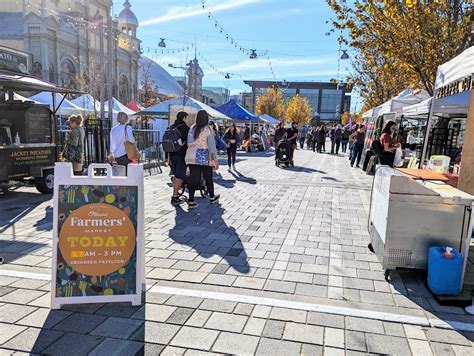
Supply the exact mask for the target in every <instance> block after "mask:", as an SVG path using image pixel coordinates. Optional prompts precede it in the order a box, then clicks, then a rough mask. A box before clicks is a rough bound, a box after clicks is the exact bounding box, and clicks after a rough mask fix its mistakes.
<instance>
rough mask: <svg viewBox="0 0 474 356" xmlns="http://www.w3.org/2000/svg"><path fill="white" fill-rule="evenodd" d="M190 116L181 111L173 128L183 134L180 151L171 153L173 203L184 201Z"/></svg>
mask: <svg viewBox="0 0 474 356" xmlns="http://www.w3.org/2000/svg"><path fill="white" fill-rule="evenodd" d="M187 117H188V113H186V112H184V111H180V112H179V113H178V114H177V115H176V121H175V123H174V124H173V125H171V127H172V128H175V129H176V130H178V131H179V134H180V136H181V138H180V140H181V142H180V144H181V148H180V150H179V151H178V152H171V153H170V154H169V163H170V165H171V174H172V175H173V196H172V197H171V204H180V203H182V201H181V199H180V198H179V190H180V189H181V186H182V185H183V182H184V180H185V179H186V162H185V160H184V158H185V156H186V151H187V149H188V145H187V139H188V132H189V127H188V125H187V124H186V122H185V121H184V120H185V119H186V118H187Z"/></svg>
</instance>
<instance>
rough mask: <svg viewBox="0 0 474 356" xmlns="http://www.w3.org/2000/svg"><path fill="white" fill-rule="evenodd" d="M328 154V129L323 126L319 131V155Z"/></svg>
mask: <svg viewBox="0 0 474 356" xmlns="http://www.w3.org/2000/svg"><path fill="white" fill-rule="evenodd" d="M322 152H326V129H325V128H324V126H321V127H320V128H319V130H318V153H322Z"/></svg>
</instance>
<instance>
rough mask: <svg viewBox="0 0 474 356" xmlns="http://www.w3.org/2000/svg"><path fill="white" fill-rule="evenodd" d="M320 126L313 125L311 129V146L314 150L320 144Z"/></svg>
mask: <svg viewBox="0 0 474 356" xmlns="http://www.w3.org/2000/svg"><path fill="white" fill-rule="evenodd" d="M318 130H319V127H313V129H312V130H311V148H312V149H313V152H316V147H317V146H318V134H319V132H318Z"/></svg>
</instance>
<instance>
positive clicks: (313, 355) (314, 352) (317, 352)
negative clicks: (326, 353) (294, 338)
mask: <svg viewBox="0 0 474 356" xmlns="http://www.w3.org/2000/svg"><path fill="white" fill-rule="evenodd" d="M322 355H323V347H322V346H319V345H311V344H303V345H302V346H301V356H322Z"/></svg>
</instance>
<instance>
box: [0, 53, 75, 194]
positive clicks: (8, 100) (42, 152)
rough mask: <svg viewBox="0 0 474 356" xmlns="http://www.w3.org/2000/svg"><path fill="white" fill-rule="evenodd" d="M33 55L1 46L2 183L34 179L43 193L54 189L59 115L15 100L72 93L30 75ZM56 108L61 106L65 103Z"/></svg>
mask: <svg viewBox="0 0 474 356" xmlns="http://www.w3.org/2000/svg"><path fill="white" fill-rule="evenodd" d="M30 57H31V55H29V54H28V53H24V52H20V51H16V50H13V49H10V48H7V47H0V184H1V185H5V184H7V183H9V182H11V181H22V180H26V179H32V180H33V182H34V185H35V186H36V188H37V189H38V191H39V192H41V193H44V194H50V193H52V192H53V187H54V184H53V182H54V170H53V168H54V162H55V161H56V160H57V157H58V152H57V146H56V135H55V134H56V120H55V118H54V115H55V112H54V110H55V109H53V111H51V110H50V109H49V107H48V106H46V105H41V104H38V103H36V102H34V101H24V100H15V99H16V98H17V97H18V96H16V95H15V94H14V93H15V92H16V91H19V92H30V93H31V92H39V91H47V92H50V93H68V92H71V91H69V90H67V89H62V88H58V87H57V86H55V85H53V84H51V83H47V82H44V81H42V80H39V79H37V78H33V77H31V76H29V74H28V70H29V68H30V66H31V60H30ZM57 104H58V105H57V106H56V103H55V105H54V107H59V106H60V105H61V103H57Z"/></svg>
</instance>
